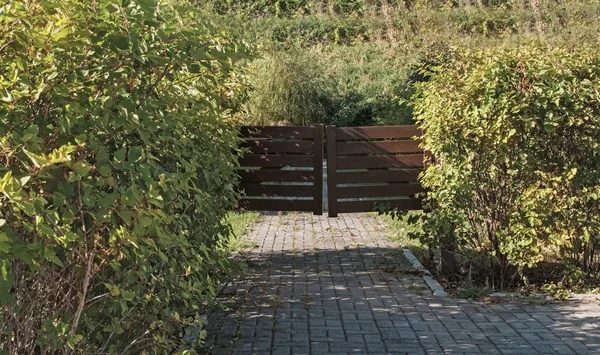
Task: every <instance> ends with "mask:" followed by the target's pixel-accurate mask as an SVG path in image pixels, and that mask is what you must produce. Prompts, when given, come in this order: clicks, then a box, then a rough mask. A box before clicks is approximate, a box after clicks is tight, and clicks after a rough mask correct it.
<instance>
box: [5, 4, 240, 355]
mask: <svg viewBox="0 0 600 355" xmlns="http://www.w3.org/2000/svg"><path fill="white" fill-rule="evenodd" d="M185 3H186V2H185V1H181V2H180V1H176V0H173V1H161V2H158V1H155V0H131V1H130V0H124V1H114V0H96V1H87V0H9V2H8V3H5V4H3V5H0V57H1V58H2V61H1V62H0V117H2V119H1V120H0V161H1V162H2V165H1V166H0V304H1V307H2V312H0V353H8V354H24V353H40V354H42V353H44V354H45V353H61V354H62V353H64V354H67V353H75V352H77V353H119V354H122V353H138V354H139V353H172V352H175V351H179V350H182V349H183V346H184V345H185V344H184V343H183V342H182V339H184V338H185V339H187V340H189V341H192V342H198V341H199V339H200V338H202V334H195V335H194V336H191V335H190V334H186V329H192V328H195V329H198V327H197V322H198V321H199V314H201V313H203V312H205V310H206V306H207V305H208V304H209V303H210V302H211V301H212V299H213V297H214V295H215V287H216V286H217V285H218V284H219V283H220V279H221V278H222V277H224V276H225V275H226V273H227V271H228V270H229V269H230V261H228V259H227V258H226V255H224V251H223V250H222V248H221V245H222V243H223V241H222V238H221V236H222V235H226V234H227V233H228V227H227V226H226V225H224V224H223V223H222V222H221V221H222V220H223V217H224V216H225V215H226V212H227V210H228V209H230V208H231V207H232V206H234V203H235V200H236V197H237V196H236V193H235V192H234V188H233V186H232V185H233V183H234V182H235V180H236V175H235V166H236V164H237V163H236V162H237V153H236V151H237V133H236V130H235V129H234V128H233V127H232V125H231V123H229V121H230V119H229V116H230V112H233V111H235V110H236V109H237V107H238V106H239V104H240V102H239V100H238V98H241V97H240V89H242V88H243V86H244V82H243V79H244V72H243V71H241V69H239V68H241V64H240V63H239V59H240V58H242V57H244V56H246V53H245V49H244V48H245V47H244V46H242V45H240V44H239V43H232V42H231V41H229V40H228V39H227V38H226V37H224V36H223V35H222V33H221V32H220V31H218V30H217V29H213V28H212V27H210V26H209V25H208V24H205V23H199V22H198V21H197V20H196V19H195V18H196V15H197V14H196V13H195V8H193V7H191V6H189V5H186V4H185ZM192 335H193V334H192ZM189 346H192V344H190V345H189Z"/></svg>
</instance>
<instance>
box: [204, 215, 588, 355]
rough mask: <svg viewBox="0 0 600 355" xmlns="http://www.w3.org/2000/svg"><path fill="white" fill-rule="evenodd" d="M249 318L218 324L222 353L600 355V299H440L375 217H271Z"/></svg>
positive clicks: (258, 234) (241, 290)
mask: <svg viewBox="0 0 600 355" xmlns="http://www.w3.org/2000/svg"><path fill="white" fill-rule="evenodd" d="M247 239H248V240H249V242H250V243H252V244H253V245H254V246H255V248H253V249H252V250H251V251H249V253H248V255H247V257H248V264H249V270H248V271H249V273H248V276H247V277H246V278H245V279H244V280H243V281H242V282H241V283H239V284H237V285H236V286H235V288H233V289H232V290H230V293H231V294H230V296H233V298H234V299H238V300H241V304H240V306H241V308H239V309H238V311H231V312H221V313H215V314H212V315H211V316H210V317H209V328H208V334H209V337H208V340H207V343H208V344H209V348H208V349H209V350H208V353H213V354H276V355H279V354H281V355H291V354H351V353H354V354H445V353H446V354H450V353H451V354H482V353H486V354H600V322H598V320H600V307H599V306H598V301H596V302H594V303H585V302H561V303H552V304H531V303H529V304H517V303H493V304H484V303H480V302H473V301H464V300H456V299H453V298H451V297H437V296H433V295H432V293H431V291H430V290H429V289H428V288H427V286H426V284H425V283H424V282H423V279H422V277H421V275H419V273H418V272H417V271H416V270H414V269H413V268H412V266H411V264H410V263H409V262H408V261H407V260H406V258H405V257H404V255H403V254H402V251H401V250H400V249H399V248H398V247H397V246H396V245H394V243H393V242H391V241H389V240H388V239H387V238H386V228H385V225H384V224H383V222H382V221H381V220H380V219H379V218H377V217H376V216H373V215H370V214H343V215H340V217H338V218H327V217H326V216H313V215H311V214H308V213H290V214H269V215H262V216H261V217H260V220H259V223H258V224H257V225H255V226H254V228H253V229H252V230H251V232H250V233H249V234H248V236H247Z"/></svg>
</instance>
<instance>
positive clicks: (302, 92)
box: [246, 52, 334, 125]
mask: <svg viewBox="0 0 600 355" xmlns="http://www.w3.org/2000/svg"><path fill="white" fill-rule="evenodd" d="M255 68H256V70H255V73H254V75H253V76H252V77H251V80H250V84H251V85H252V87H253V89H254V90H253V92H252V93H251V94H250V99H249V101H248V105H247V107H246V109H247V113H248V117H247V121H248V122H251V123H255V124H267V125H268V124H273V123H277V124H292V125H310V124H313V123H316V122H323V121H325V120H326V117H328V116H329V115H330V112H331V110H332V107H333V105H334V103H333V100H332V98H331V96H332V93H331V91H332V82H331V81H330V80H329V78H328V77H326V76H325V75H324V74H323V70H322V69H321V67H320V66H319V63H318V62H316V61H315V60H313V59H312V58H311V57H310V56H308V55H307V54H306V53H302V52H298V53H295V52H292V53H277V54H274V55H271V56H268V57H266V58H264V59H260V60H257V61H255Z"/></svg>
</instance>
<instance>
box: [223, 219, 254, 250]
mask: <svg viewBox="0 0 600 355" xmlns="http://www.w3.org/2000/svg"><path fill="white" fill-rule="evenodd" d="M259 215H260V214H259V213H258V212H238V211H233V212H229V214H228V215H227V217H226V221H227V223H229V225H230V226H231V233H230V238H229V242H228V245H227V247H228V249H229V251H230V252H231V253H239V252H241V251H243V250H244V249H246V248H247V247H248V246H249V245H248V241H246V240H245V239H244V238H242V236H243V235H244V234H246V233H247V232H248V231H249V230H250V228H251V227H252V226H253V225H254V224H255V223H256V221H257V220H258V216H259Z"/></svg>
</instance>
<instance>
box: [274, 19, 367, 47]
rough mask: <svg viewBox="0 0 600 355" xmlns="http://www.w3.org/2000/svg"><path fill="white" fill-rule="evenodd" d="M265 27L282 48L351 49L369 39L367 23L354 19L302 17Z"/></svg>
mask: <svg viewBox="0 0 600 355" xmlns="http://www.w3.org/2000/svg"><path fill="white" fill-rule="evenodd" d="M269 27H270V29H269V31H270V32H271V36H270V37H271V40H272V41H273V42H274V43H277V44H281V45H282V46H286V45H289V44H290V43H291V44H300V45H303V46H310V45H316V44H328V43H334V44H345V45H352V44H356V43H360V42H364V41H368V40H369V39H370V37H371V36H372V34H371V29H370V26H369V23H368V21H366V20H364V19H358V18H344V17H341V18H340V17H322V16H320V17H316V16H304V17H302V18H293V19H276V20H274V21H272V23H271V24H270V26H269Z"/></svg>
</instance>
